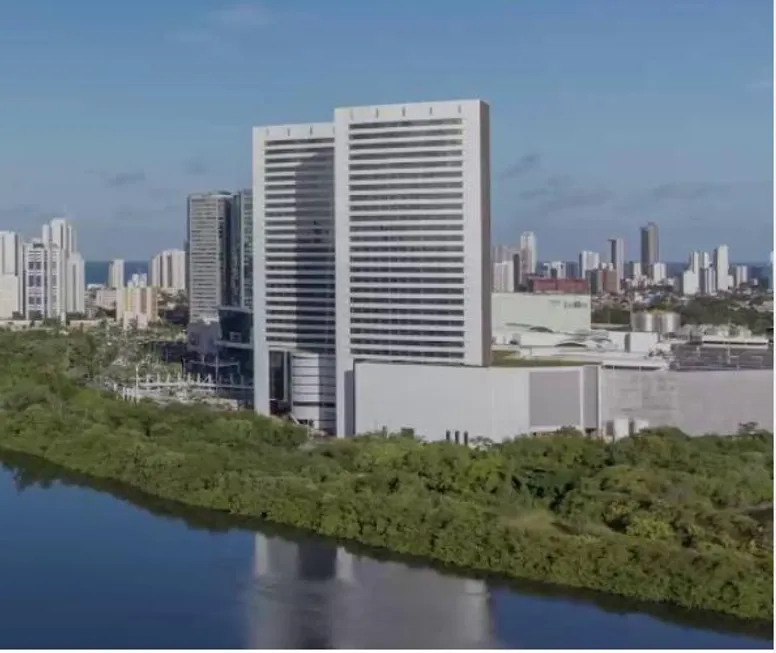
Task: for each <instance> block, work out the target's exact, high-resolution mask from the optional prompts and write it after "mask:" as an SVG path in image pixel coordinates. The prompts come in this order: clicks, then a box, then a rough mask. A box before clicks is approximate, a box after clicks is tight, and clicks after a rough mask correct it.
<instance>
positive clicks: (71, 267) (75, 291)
mask: <svg viewBox="0 0 776 653" xmlns="http://www.w3.org/2000/svg"><path fill="white" fill-rule="evenodd" d="M65 274H66V275H67V276H66V282H65V283H66V289H67V290H66V292H67V295H66V297H65V307H66V311H67V312H68V313H78V314H80V315H83V314H84V313H85V312H86V265H85V263H84V260H83V258H82V257H81V255H80V254H79V253H78V252H68V253H67V259H66V261H65Z"/></svg>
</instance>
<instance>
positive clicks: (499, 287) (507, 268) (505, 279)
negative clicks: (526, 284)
mask: <svg viewBox="0 0 776 653" xmlns="http://www.w3.org/2000/svg"><path fill="white" fill-rule="evenodd" d="M518 260H519V259H518ZM515 290H516V288H515V264H514V261H499V262H497V263H494V264H493V292H514V291H515Z"/></svg>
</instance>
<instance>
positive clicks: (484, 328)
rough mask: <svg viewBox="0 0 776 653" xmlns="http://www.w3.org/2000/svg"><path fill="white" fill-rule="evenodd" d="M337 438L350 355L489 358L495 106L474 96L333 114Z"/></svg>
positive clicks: (348, 396) (348, 409)
mask: <svg viewBox="0 0 776 653" xmlns="http://www.w3.org/2000/svg"><path fill="white" fill-rule="evenodd" d="M334 123H335V133H336V141H335V235H336V238H335V241H336V248H335V259H336V322H337V329H336V343H337V347H336V367H337V433H338V434H341V435H351V434H353V432H354V429H355V425H354V417H355V415H354V397H353V387H352V383H353V370H354V363H355V361H357V360H364V359H367V360H371V361H381V362H415V363H434V364H451V365H487V364H488V363H489V362H490V345H491V337H492V336H491V317H490V310H491V287H492V284H491V266H490V112H489V107H488V105H487V104H485V103H484V102H481V101H479V100H473V101H460V102H457V101H453V102H434V103H421V104H396V105H388V106H365V107H352V108H344V109H337V110H336V111H335V112H334Z"/></svg>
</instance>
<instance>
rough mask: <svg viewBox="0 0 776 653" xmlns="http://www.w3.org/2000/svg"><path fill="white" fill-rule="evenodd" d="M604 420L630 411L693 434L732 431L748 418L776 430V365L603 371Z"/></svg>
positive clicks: (747, 420) (649, 420)
mask: <svg viewBox="0 0 776 653" xmlns="http://www.w3.org/2000/svg"><path fill="white" fill-rule="evenodd" d="M601 377H602V378H601V394H602V397H601V410H602V415H603V418H604V420H609V419H615V418H618V417H631V418H637V419H644V420H647V421H648V422H649V424H650V426H662V425H671V426H676V427H678V428H680V429H682V430H683V431H685V432H686V433H689V434H690V435H703V434H705V433H720V434H729V433H735V432H736V431H737V430H738V425H739V424H741V423H743V422H757V423H758V424H759V425H760V426H761V427H762V428H766V429H768V430H773V370H745V371H737V370H724V371H720V372H707V371H704V372H673V371H665V372H640V371H632V370H602V371H601Z"/></svg>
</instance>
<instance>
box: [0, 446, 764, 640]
mask: <svg viewBox="0 0 776 653" xmlns="http://www.w3.org/2000/svg"><path fill="white" fill-rule="evenodd" d="M3 469H4V470H6V471H8V472H10V473H11V474H12V477H13V479H14V485H15V487H16V490H17V492H25V491H27V490H32V489H35V488H51V487H53V486H57V485H59V486H61V487H63V488H79V489H86V490H91V491H94V492H99V493H102V494H107V495H110V496H111V497H113V498H115V499H118V500H119V501H121V502H123V503H126V504H129V505H131V506H134V507H136V508H139V509H141V510H142V511H143V512H145V513H148V514H149V515H152V516H153V517H156V518H159V519H162V520H165V521H172V522H180V523H183V524H185V526H186V527H187V528H189V529H192V530H195V531H206V532H208V533H210V534H213V535H218V534H227V533H234V532H244V533H253V534H261V535H262V536H264V537H267V538H280V539H282V540H284V541H288V542H294V543H297V544H299V545H301V546H305V547H308V546H313V547H327V548H328V547H337V546H343V547H344V548H345V549H346V550H347V551H348V552H349V553H351V554H353V555H355V556H358V557H368V558H370V559H372V560H376V561H381V562H397V563H401V564H403V565H406V566H407V567H409V568H412V569H416V568H417V569H428V568H431V569H433V570H435V571H437V572H438V573H441V574H445V575H448V574H453V575H456V576H460V575H462V574H463V575H464V576H465V577H467V578H474V579H480V580H484V581H486V582H488V585H489V587H490V589H491V591H495V592H500V591H504V590H506V591H509V592H514V593H516V594H519V595H520V596H525V597H531V598H535V599H539V600H546V599H550V600H553V601H562V602H564V603H571V604H575V605H580V606H594V607H595V608H596V609H600V610H603V611H604V612H606V613H608V614H614V615H626V614H642V615H648V616H650V617H654V618H656V619H658V620H660V621H662V622H665V623H668V624H674V625H677V626H681V627H682V628H689V629H699V630H704V631H711V632H715V633H719V634H721V635H725V636H727V635H735V636H745V637H755V638H758V639H772V638H773V624H772V623H771V622H767V621H755V620H744V619H739V618H737V617H733V616H731V615H726V614H721V613H716V612H705V611H701V610H689V609H686V608H681V607H679V606H676V605H671V604H667V603H655V602H644V601H637V600H634V599H626V598H624V597H622V596H616V595H612V594H607V593H604V592H596V591H593V590H588V589H582V588H571V587H562V586H558V585H553V584H549V583H543V582H539V581H529V580H525V579H518V578H508V577H505V576H499V575H494V574H481V573H476V572H471V571H470V570H466V572H465V573H463V572H462V570H460V569H456V568H451V567H449V566H448V565H444V564H442V563H440V562H438V561H435V560H429V559H421V558H417V557H415V556H409V555H402V554H397V553H394V552H392V551H388V550H387V549H384V548H375V547H368V546H365V545H362V544H358V543H356V542H348V543H343V542H341V541H340V540H336V539H332V538H328V537H324V536H321V535H318V534H314V533H311V532H310V531H306V530H300V529H296V528H293V527H290V526H283V525H279V524H273V523H270V522H267V521H264V520H261V519H258V518H255V517H246V516H239V515H231V514H229V513H226V512H224V511H216V510H209V509H206V508H198V507H195V506H190V505H186V504H182V503H179V502H176V501H170V500H169V499H160V498H159V497H156V496H153V495H150V494H146V493H145V492H142V491H140V490H138V489H136V488H134V487H131V486H128V485H125V484H123V483H120V482H117V481H106V480H101V479H95V478H93V477H90V476H87V475H85V474H81V473H78V472H73V471H72V470H69V469H67V468H64V467H61V466H59V465H55V464H54V463H51V462H49V461H47V460H44V459H43V458H39V457H37V456H31V455H28V454H20V453H15V452H11V451H7V450H4V449H2V448H0V470H3Z"/></svg>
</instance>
